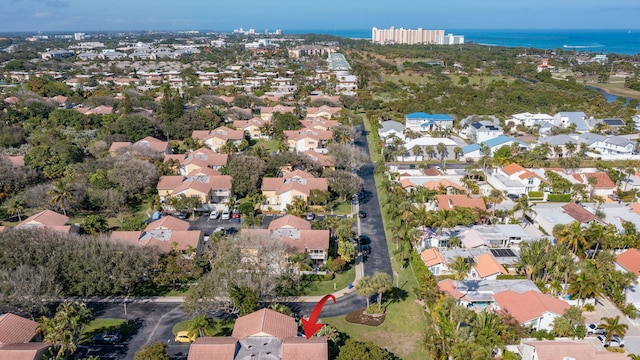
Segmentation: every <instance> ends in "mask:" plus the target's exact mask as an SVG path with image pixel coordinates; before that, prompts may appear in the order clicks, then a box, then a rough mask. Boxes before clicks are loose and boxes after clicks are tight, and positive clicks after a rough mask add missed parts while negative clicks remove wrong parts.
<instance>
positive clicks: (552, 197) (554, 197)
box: [547, 194, 571, 202]
mask: <svg viewBox="0 0 640 360" xmlns="http://www.w3.org/2000/svg"><path fill="white" fill-rule="evenodd" d="M547 201H549V202H570V201H571V194H549V196H547Z"/></svg>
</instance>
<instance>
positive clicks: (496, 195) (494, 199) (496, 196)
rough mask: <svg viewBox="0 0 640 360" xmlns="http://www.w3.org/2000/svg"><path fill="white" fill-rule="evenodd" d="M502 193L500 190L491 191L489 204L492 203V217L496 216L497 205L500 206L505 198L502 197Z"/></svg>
mask: <svg viewBox="0 0 640 360" xmlns="http://www.w3.org/2000/svg"><path fill="white" fill-rule="evenodd" d="M502 195H503V194H502V191H500V190H498V189H493V190H491V193H489V202H490V203H491V211H492V217H495V216H496V205H498V204H500V203H501V202H502V200H504V198H503V197H502Z"/></svg>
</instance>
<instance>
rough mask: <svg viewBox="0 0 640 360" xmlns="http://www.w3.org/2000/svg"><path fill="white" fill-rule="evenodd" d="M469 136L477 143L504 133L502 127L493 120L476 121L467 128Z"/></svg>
mask: <svg viewBox="0 0 640 360" xmlns="http://www.w3.org/2000/svg"><path fill="white" fill-rule="evenodd" d="M466 133H467V138H468V139H469V140H471V141H473V142H476V143H483V142H485V141H487V140H489V139H493V138H496V137H498V136H500V135H502V134H503V133H504V130H502V127H501V126H500V125H497V124H495V123H493V122H491V121H486V120H482V121H476V122H473V123H471V124H469V126H467V128H466Z"/></svg>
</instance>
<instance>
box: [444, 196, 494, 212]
mask: <svg viewBox="0 0 640 360" xmlns="http://www.w3.org/2000/svg"><path fill="white" fill-rule="evenodd" d="M436 202H437V203H438V209H439V210H445V209H447V210H451V209H453V208H454V207H462V208H468V209H478V210H486V209H487V205H486V204H485V203H484V200H482V199H481V198H470V197H468V196H467V195H436Z"/></svg>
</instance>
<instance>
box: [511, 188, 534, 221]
mask: <svg viewBox="0 0 640 360" xmlns="http://www.w3.org/2000/svg"><path fill="white" fill-rule="evenodd" d="M517 211H520V212H521V213H522V218H523V220H526V219H527V218H528V217H529V215H531V214H532V213H533V207H532V206H531V203H530V202H529V197H528V196H527V195H522V196H520V197H519V198H518V199H517V200H516V204H515V206H514V207H513V209H512V211H511V213H512V214H514V213H516V212H517ZM525 226H526V223H525Z"/></svg>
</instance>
